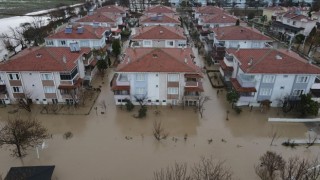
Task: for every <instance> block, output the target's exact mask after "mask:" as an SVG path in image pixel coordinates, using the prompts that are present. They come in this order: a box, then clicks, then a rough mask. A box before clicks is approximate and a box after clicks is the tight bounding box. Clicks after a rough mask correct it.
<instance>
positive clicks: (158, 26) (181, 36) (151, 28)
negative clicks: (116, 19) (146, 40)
mask: <svg viewBox="0 0 320 180" xmlns="http://www.w3.org/2000/svg"><path fill="white" fill-rule="evenodd" d="M144 28H147V27H144ZM155 28H162V29H160V31H161V30H163V29H165V30H167V31H170V32H171V33H174V34H176V35H178V36H179V37H180V38H181V39H185V37H184V36H183V35H181V34H180V33H178V32H179V31H180V30H177V27H176V28H173V27H172V28H171V27H168V26H163V25H161V24H159V25H156V26H149V28H148V29H147V30H145V31H144V32H139V34H137V35H135V36H133V37H132V39H135V38H138V39H139V36H140V35H142V34H144V33H148V32H149V31H151V30H153V29H155ZM173 29H176V30H177V31H174V30H173ZM154 39H157V38H156V37H155V38H154Z"/></svg>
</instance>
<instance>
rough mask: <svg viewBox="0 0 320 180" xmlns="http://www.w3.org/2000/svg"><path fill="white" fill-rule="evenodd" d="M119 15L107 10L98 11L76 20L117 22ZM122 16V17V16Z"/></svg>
mask: <svg viewBox="0 0 320 180" xmlns="http://www.w3.org/2000/svg"><path fill="white" fill-rule="evenodd" d="M119 17H120V16H119V15H116V14H113V13H106V12H97V13H93V14H92V15H86V16H84V17H83V18H81V19H79V20H77V21H76V22H104V23H115V22H116V21H117V19H118V18H119ZM121 18H122V17H121Z"/></svg>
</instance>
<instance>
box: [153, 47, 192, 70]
mask: <svg viewBox="0 0 320 180" xmlns="http://www.w3.org/2000/svg"><path fill="white" fill-rule="evenodd" d="M159 49H160V50H161V51H162V52H163V53H165V54H167V55H168V56H170V57H172V58H173V59H175V60H176V61H177V62H179V63H180V64H182V65H186V63H184V62H183V61H180V60H179V59H178V58H176V57H174V56H172V55H171V54H169V53H167V52H165V51H163V50H162V49H161V48H159ZM181 51H184V50H183V49H181ZM190 58H191V57H190ZM186 66H187V67H188V68H191V69H192V70H195V71H196V69H194V68H193V67H191V66H190V65H189V64H187V65H186Z"/></svg>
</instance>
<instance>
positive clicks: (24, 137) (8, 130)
mask: <svg viewBox="0 0 320 180" xmlns="http://www.w3.org/2000/svg"><path fill="white" fill-rule="evenodd" d="M48 137H49V136H48V134H47V129H46V128H45V127H43V126H42V125H41V124H40V122H39V121H37V120H36V119H27V120H24V119H21V117H20V116H16V117H15V118H14V119H9V120H8V121H7V122H6V123H5V125H4V126H3V127H1V129H0V146H3V145H7V146H15V148H14V149H12V156H16V157H20V158H21V157H24V156H25V155H27V153H26V150H27V149H28V148H29V147H35V146H37V145H38V144H39V143H41V142H42V141H43V140H44V139H47V138H48Z"/></svg>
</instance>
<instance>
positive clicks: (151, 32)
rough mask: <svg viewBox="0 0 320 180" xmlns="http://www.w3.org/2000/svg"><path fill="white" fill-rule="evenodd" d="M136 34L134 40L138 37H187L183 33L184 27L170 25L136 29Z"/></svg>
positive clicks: (183, 38)
mask: <svg viewBox="0 0 320 180" xmlns="http://www.w3.org/2000/svg"><path fill="white" fill-rule="evenodd" d="M136 33H137V34H136V35H134V36H133V37H132V40H136V39H182V40H185V39H186V37H185V36H184V35H183V29H182V28H179V27H168V26H161V25H158V26H149V27H141V28H139V29H136Z"/></svg>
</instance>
